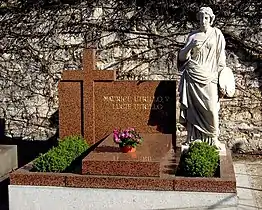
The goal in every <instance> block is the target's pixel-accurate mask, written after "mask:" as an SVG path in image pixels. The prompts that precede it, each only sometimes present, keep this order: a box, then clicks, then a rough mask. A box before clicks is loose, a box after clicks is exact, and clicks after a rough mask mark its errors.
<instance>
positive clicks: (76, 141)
mask: <svg viewBox="0 0 262 210" xmlns="http://www.w3.org/2000/svg"><path fill="white" fill-rule="evenodd" d="M87 149H88V144H87V143H86V142H85V140H84V139H83V138H82V137H79V136H68V137H65V138H64V139H61V140H60V141H59V143H58V146H57V147H53V148H52V149H50V150H49V151H48V152H47V153H45V154H41V155H40V156H39V157H38V158H36V159H35V160H34V161H33V167H34V169H35V170H36V171H39V172H62V171H64V170H65V169H66V168H67V167H68V166H70V164H71V163H72V162H73V161H74V160H75V159H76V158H77V157H79V156H80V155H81V154H82V153H83V152H84V151H86V150H87Z"/></svg>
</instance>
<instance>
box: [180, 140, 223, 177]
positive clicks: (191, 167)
mask: <svg viewBox="0 0 262 210" xmlns="http://www.w3.org/2000/svg"><path fill="white" fill-rule="evenodd" d="M181 161H182V163H181V167H182V169H181V170H182V173H183V174H184V175H185V176H191V177H192V176H193V177H212V176H214V174H215V173H216V170H217V167H218V165H219V164H218V161H219V153H218V151H217V148H216V147H215V146H210V145H209V144H208V143H206V142H195V143H192V144H190V146H189V149H188V151H187V152H186V153H185V154H184V157H183V158H182V160H181Z"/></svg>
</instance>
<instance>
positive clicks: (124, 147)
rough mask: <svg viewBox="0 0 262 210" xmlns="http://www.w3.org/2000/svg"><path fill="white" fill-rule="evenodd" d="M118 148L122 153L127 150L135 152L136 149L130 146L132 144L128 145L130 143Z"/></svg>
mask: <svg viewBox="0 0 262 210" xmlns="http://www.w3.org/2000/svg"><path fill="white" fill-rule="evenodd" d="M120 150H121V152H123V153H128V152H135V151H136V148H135V147H132V146H130V145H127V146H123V147H120Z"/></svg>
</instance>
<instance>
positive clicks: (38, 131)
mask: <svg viewBox="0 0 262 210" xmlns="http://www.w3.org/2000/svg"><path fill="white" fill-rule="evenodd" d="M17 2H20V1H11V3H10V4H12V5H13V6H12V7H10V5H7V4H2V5H0V19H1V32H0V53H1V54H0V67H1V71H0V84H1V85H0V90H1V91H0V100H1V102H2V103H1V106H0V108H1V109H0V118H4V119H5V121H6V135H7V136H11V137H21V138H23V139H30V140H46V139H47V138H49V137H51V136H52V135H54V134H55V132H56V131H57V128H58V125H57V116H58V113H57V109H58V96H57V85H58V81H59V79H60V77H61V72H62V70H64V69H65V70H66V69H76V70H77V69H81V67H82V64H81V63H82V62H81V58H82V51H83V48H84V47H88V46H89V45H94V44H95V45H96V46H97V49H98V51H97V57H98V62H97V68H98V69H101V70H108V69H117V70H118V79H129V80H132V79H149V80H159V79H173V80H178V79H179V73H178V71H177V68H176V55H177V51H178V50H179V49H180V48H181V47H182V46H183V43H184V41H185V39H186V34H188V32H189V31H190V30H192V29H193V28H195V27H196V22H195V19H194V18H193V19H190V18H189V19H186V18H184V17H187V13H189V14H191V13H192V11H193V12H194V14H195V11H196V8H197V7H196V6H197V5H195V7H189V9H188V11H187V10H181V8H182V6H181V5H177V6H176V5H175V6H174V5H173V6H172V5H169V6H170V8H171V6H172V9H173V10H174V11H175V15H173V16H171V15H170V14H169V15H168V16H167V15H166V14H164V13H163V12H162V13H161V12H159V11H160V10H159V11H158V10H156V11H157V12H158V13H155V14H153V12H152V11H154V10H153V9H152V10H150V12H149V11H147V10H143V7H142V6H141V5H135V4H132V5H131V4H128V3H126V4H121V3H119V2H118V3H115V2H114V1H112V2H110V1H107V3H103V4H100V3H101V2H100V1H93V2H92V1H90V2H85V1H82V3H77V4H71V5H69V4H59V5H54V6H52V7H46V6H45V7H43V6H42V7H41V6H40V7H32V8H30V9H27V10H21V9H20V10H19V7H18V6H17V5H16V3H17ZM99 2H100V3H99ZM218 4H219V2H218V3H217V5H218ZM149 6H152V7H153V6H154V5H153V4H152V5H149ZM149 6H148V7H149ZM7 8H11V9H7ZM154 8H155V7H154ZM170 8H169V9H170ZM214 8H216V10H214V12H215V13H216V14H217V13H218V14H219V15H218V16H217V21H216V23H215V25H216V26H218V27H220V28H221V30H222V32H223V33H224V34H225V37H226V41H227V48H226V50H227V58H228V59H227V62H228V65H229V66H230V67H231V68H232V69H233V71H234V73H235V76H236V84H237V94H236V98H234V99H232V100H223V101H222V104H221V138H222V139H225V140H226V141H228V142H229V145H230V146H234V147H236V145H237V146H238V148H239V147H240V149H241V148H242V149H243V148H244V150H251V149H255V148H260V147H261V146H260V144H261V143H260V141H259V140H260V133H261V130H260V128H261V91H260V88H261V80H260V79H261V74H262V73H261V55H259V54H260V53H261V48H262V46H261V42H259V40H261V32H260V31H259V30H258V29H259V27H260V28H261V25H260V26H259V25H255V26H254V27H251V26H247V23H248V22H249V19H248V18H243V19H240V18H239V17H238V16H237V15H235V16H233V17H234V18H232V17H231V16H230V15H229V16H227V15H226V14H223V13H222V11H223V10H221V8H220V10H219V9H218V8H217V7H215V6H214ZM179 9H180V10H179ZM251 9H252V8H251ZM173 10H172V11H173ZM161 11H162V10H161ZM163 11H165V10H164V9H163ZM190 12H191V13H190ZM156 14H157V15H158V16H157V18H156V16H155V15H156ZM250 14H253V13H252V10H250ZM225 23H226V24H225ZM236 23H237V24H236ZM243 25H246V26H245V27H244V28H243ZM244 32H245V33H246V34H244ZM247 55H248V56H249V57H248V59H247ZM259 65H260V66H259ZM178 128H179V129H178V135H180V136H181V135H184V134H185V132H184V130H183V129H182V128H181V127H180V126H179V125H178Z"/></svg>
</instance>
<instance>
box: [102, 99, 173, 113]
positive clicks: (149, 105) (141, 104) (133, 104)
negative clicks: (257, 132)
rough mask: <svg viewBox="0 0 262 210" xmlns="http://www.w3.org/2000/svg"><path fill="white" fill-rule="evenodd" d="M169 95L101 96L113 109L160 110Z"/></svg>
mask: <svg viewBox="0 0 262 210" xmlns="http://www.w3.org/2000/svg"><path fill="white" fill-rule="evenodd" d="M169 100H170V97H169V96H103V101H104V102H106V104H109V105H110V106H111V107H112V109H114V110H122V109H124V110H129V109H135V110H148V109H149V110H151V109H152V110H162V109H163V107H164V106H163V104H164V103H167V102H169Z"/></svg>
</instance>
